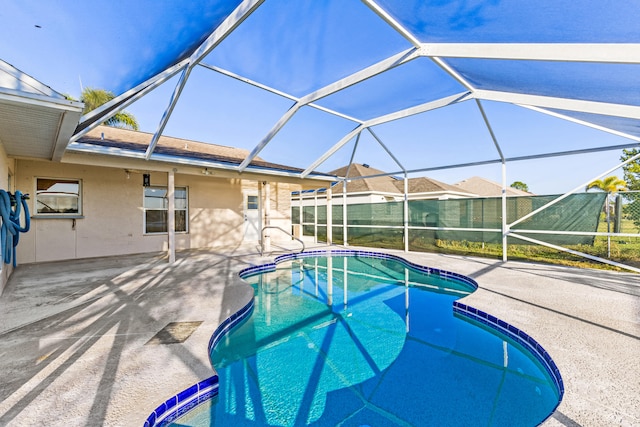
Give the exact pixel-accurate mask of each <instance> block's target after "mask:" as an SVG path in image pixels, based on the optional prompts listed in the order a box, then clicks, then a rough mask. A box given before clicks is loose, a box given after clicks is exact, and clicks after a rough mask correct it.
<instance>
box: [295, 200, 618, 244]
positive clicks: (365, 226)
mask: <svg viewBox="0 0 640 427" xmlns="http://www.w3.org/2000/svg"><path fill="white" fill-rule="evenodd" d="M558 197H559V196H554V195H552V196H530V197H529V196H525V197H509V198H507V223H512V222H514V221H516V220H517V219H519V218H522V217H523V216H525V215H527V214H529V213H531V212H533V211H534V210H536V209H538V208H540V207H542V206H544V205H546V204H547V203H549V202H551V201H552V200H554V199H556V198H558ZM605 198H606V193H580V194H572V195H570V196H568V197H566V198H564V199H563V200H561V201H559V202H557V203H555V204H554V205H552V206H550V207H548V208H546V209H544V210H542V211H541V212H539V213H537V214H535V215H533V216H532V217H530V218H528V219H527V220H525V221H523V222H521V223H519V224H517V225H516V226H514V227H513V228H512V231H513V232H516V233H519V234H521V235H523V236H526V237H530V238H533V239H537V240H542V241H545V242H548V243H552V244H556V245H581V244H582V245H593V242H594V236H581V235H561V234H547V233H526V232H522V231H519V230H542V231H552V232H553V231H572V232H576V231H578V232H580V231H581V232H595V231H597V227H598V221H599V218H600V215H601V213H602V212H603V206H604V202H605ZM342 209H343V207H342V205H334V206H333V209H332V213H333V218H332V219H333V228H332V230H333V241H334V243H343V232H342V224H343V219H342V215H343V210H342ZM303 211H304V212H305V215H304V218H303V220H304V221H303V222H304V223H307V224H308V223H309V222H312V221H313V219H312V217H313V214H312V213H311V212H312V208H311V209H309V207H305V208H303ZM298 212H299V208H298V207H295V206H294V207H292V218H293V219H294V223H295V219H297V218H298V215H299V213H298ZM307 213H309V214H307ZM403 217H404V210H403V202H387V203H374V204H354V205H348V206H347V226H348V229H347V233H348V234H347V240H348V242H349V243H351V244H362V245H372V246H382V247H390V248H398V249H400V248H402V247H403V236H404V230H403ZM318 224H319V227H318V239H319V240H324V239H326V226H325V224H326V208H325V207H324V206H322V208H321V207H320V206H318ZM501 226H502V199H501V198H500V197H490V198H473V199H449V200H411V201H409V228H410V230H409V241H410V243H412V242H414V241H415V240H416V239H423V240H434V239H435V240H450V241H467V242H485V243H501V238H502V237H501V236H502V234H501V231H500V230H501ZM380 227H383V228H380ZM384 227H386V228H384ZM435 228H453V229H461V230H436V229H435ZM471 228H472V229H477V230H478V231H475V230H462V229H471ZM305 234H306V235H313V230H312V227H307V230H306V233H305ZM415 243H417V242H415ZM509 243H511V244H528V243H527V242H525V241H523V240H520V239H515V238H511V239H510V241H509Z"/></svg>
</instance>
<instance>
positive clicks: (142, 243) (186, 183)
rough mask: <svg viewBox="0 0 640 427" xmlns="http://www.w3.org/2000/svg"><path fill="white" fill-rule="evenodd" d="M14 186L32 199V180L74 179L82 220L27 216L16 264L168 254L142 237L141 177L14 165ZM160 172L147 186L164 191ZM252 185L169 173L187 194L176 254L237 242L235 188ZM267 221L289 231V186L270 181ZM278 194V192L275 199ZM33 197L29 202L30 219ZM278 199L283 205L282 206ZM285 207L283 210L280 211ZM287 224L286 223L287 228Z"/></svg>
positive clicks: (239, 200)
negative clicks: (27, 228)
mask: <svg viewBox="0 0 640 427" xmlns="http://www.w3.org/2000/svg"><path fill="white" fill-rule="evenodd" d="M17 170H18V173H17V179H16V185H17V188H18V189H20V190H22V191H23V192H28V193H31V194H35V179H36V178H37V177H48V178H71V179H80V180H82V210H83V212H82V215H83V218H78V219H75V220H74V219H70V218H64V219H54V218H46V219H44V218H33V219H32V230H31V232H29V233H27V234H25V235H23V236H21V241H20V245H19V247H18V260H19V262H20V263H30V262H42V261H53V260H62V259H74V258H87V257H98V256H109V255H120V254H132V253H143V252H156V251H164V250H167V249H168V244H167V241H168V238H167V234H155V235H148V234H147V235H145V234H144V220H143V215H144V214H143V208H142V207H143V194H144V193H143V191H144V187H143V186H142V174H141V173H136V172H130V173H129V176H128V177H127V173H126V172H125V170H124V169H121V168H109V167H98V166H87V165H77V164H64V163H53V162H47V161H32V160H19V161H18V166H17ZM166 184H167V174H166V173H164V172H152V173H151V185H152V186H154V185H158V186H166ZM257 184H258V183H257V182H256V181H247V180H240V179H226V178H217V177H212V176H204V175H203V176H199V175H187V174H180V173H179V171H178V172H177V173H176V175H175V185H176V187H187V188H188V200H189V208H188V215H189V232H188V233H176V248H177V249H178V250H180V249H190V248H207V247H221V246H229V245H234V246H235V245H239V244H241V243H242V242H243V238H244V211H243V209H244V206H243V197H242V189H243V188H247V187H255V188H256V189H257ZM271 186H272V198H275V199H276V201H275V202H272V213H271V217H272V218H278V220H279V221H283V222H284V225H285V226H288V227H290V224H291V221H290V218H289V216H290V214H289V212H290V208H289V206H290V205H289V199H290V193H291V191H293V188H292V187H291V186H290V185H289V184H275V183H272V184H271ZM280 193H282V194H280ZM34 199H35V197H32V199H31V200H30V201H29V205H30V209H31V211H32V214H33V213H34V212H35V211H34V202H35V200H34ZM285 200H286V203H285ZM285 205H286V206H285ZM287 221H288V222H287Z"/></svg>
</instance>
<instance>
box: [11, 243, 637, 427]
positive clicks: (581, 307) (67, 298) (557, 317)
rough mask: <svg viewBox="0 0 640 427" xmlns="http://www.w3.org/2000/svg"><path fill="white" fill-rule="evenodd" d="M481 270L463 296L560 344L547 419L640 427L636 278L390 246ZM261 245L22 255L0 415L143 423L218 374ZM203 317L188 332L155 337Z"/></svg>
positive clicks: (414, 257) (551, 344)
mask: <svg viewBox="0 0 640 427" xmlns="http://www.w3.org/2000/svg"><path fill="white" fill-rule="evenodd" d="M384 252H390V253H394V254H396V255H399V256H402V257H404V258H406V259H408V260H410V261H413V262H417V263H420V264H424V265H429V266H433V267H437V268H441V269H445V270H450V271H455V272H459V273H462V274H466V275H468V276H471V277H473V278H474V279H475V280H477V281H478V283H479V285H480V289H478V291H476V292H475V293H474V294H472V295H470V296H468V297H466V298H465V299H464V302H465V303H466V304H469V305H472V306H474V307H477V308H479V309H482V310H484V311H487V312H490V313H491V314H493V315H496V316H497V317H499V318H501V319H503V320H505V321H507V322H509V323H511V324H513V325H514V326H516V327H518V328H520V329H523V330H524V331H526V332H527V333H528V334H529V335H531V336H532V337H533V338H535V339H536V340H537V341H538V342H539V343H540V344H541V345H542V346H544V347H545V349H546V350H547V351H548V352H549V353H550V354H551V356H552V357H553V359H554V361H555V362H556V364H557V365H558V367H559V369H560V372H561V374H562V376H563V379H564V382H565V388H566V390H565V397H564V400H563V402H562V403H561V405H560V406H559V408H558V410H557V411H556V413H555V414H554V415H553V416H552V417H551V418H550V419H549V420H547V421H546V422H545V424H544V425H545V426H566V427H573V426H638V425H640V358H639V355H640V275H636V274H628V273H614V272H606V271H598V270H583V269H575V268H566V267H556V266H549V265H540V264H530V263H522V262H507V263H502V262H499V261H497V260H490V259H483V258H468V257H459V256H449V255H439V254H420V253H407V254H405V253H403V252H400V251H384ZM270 259H271V258H267V257H265V258H262V257H260V256H259V254H258V253H257V252H256V251H255V248H250V247H240V248H229V249H225V250H219V251H215V252H214V251H210V252H205V251H187V252H182V253H179V254H178V260H177V262H176V263H175V264H173V265H169V264H167V261H166V258H165V257H164V256H163V255H161V254H153V255H136V256H123V257H112V258H101V259H87V260H80V261H68V262H56V263H42V264H27V265H21V266H19V267H18V269H17V270H16V271H15V273H14V275H13V276H12V277H11V280H10V281H9V283H8V285H7V287H6V289H5V291H4V293H3V295H2V296H0V372H1V373H2V376H1V379H0V425H2V426H5V425H7V426H34V425H48V426H102V425H105V426H142V425H143V424H144V421H145V419H146V417H147V416H148V415H149V413H151V411H153V410H154V409H155V407H156V406H158V405H159V404H160V403H162V402H163V401H164V400H166V399H167V398H168V397H170V396H173V395H175V394H176V393H177V392H179V391H181V390H183V389H185V388H187V387H189V386H190V385H192V384H194V383H196V382H198V381H200V380H202V379H205V378H207V377H209V376H211V375H212V368H211V365H210V363H209V359H208V354H207V344H208V341H209V338H210V336H211V334H212V332H213V331H214V329H215V328H216V326H217V325H218V324H219V323H220V322H221V321H222V320H224V319H225V318H226V317H228V315H229V314H230V313H232V312H234V311H236V310H237V309H239V308H240V307H241V306H242V305H243V304H244V302H246V301H247V300H248V298H250V296H251V289H250V288H249V287H248V286H246V285H244V284H243V282H242V281H241V280H240V279H239V278H238V276H237V273H238V271H240V270H241V269H242V268H245V267H247V266H250V265H254V264H259V263H262V262H266V261H269V260H270ZM183 321H198V322H200V321H201V322H202V323H201V324H200V325H199V326H198V327H197V329H196V330H195V332H194V333H193V334H192V335H191V336H190V337H189V338H188V339H187V340H186V341H184V342H183V343H180V344H166V345H158V344H152V343H149V340H150V339H151V338H152V337H153V336H154V335H155V334H156V333H157V332H158V331H160V330H161V329H162V328H164V327H165V326H166V325H167V324H168V323H170V322H183Z"/></svg>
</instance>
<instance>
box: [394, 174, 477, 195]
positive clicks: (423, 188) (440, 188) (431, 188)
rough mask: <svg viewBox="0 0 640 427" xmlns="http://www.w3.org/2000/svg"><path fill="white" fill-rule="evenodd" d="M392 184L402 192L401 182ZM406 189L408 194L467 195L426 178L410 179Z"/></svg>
mask: <svg viewBox="0 0 640 427" xmlns="http://www.w3.org/2000/svg"><path fill="white" fill-rule="evenodd" d="M394 184H395V186H396V187H397V188H398V189H399V190H400V191H401V192H404V182H403V181H401V180H396V181H395V182H394ZM408 187H409V193H437V192H447V193H450V192H456V193H461V192H462V193H469V192H468V191H465V190H464V189H461V188H460V187H455V186H453V185H451V184H446V183H444V182H440V181H438V180H435V179H433V178H427V177H418V178H410V179H409V182H408Z"/></svg>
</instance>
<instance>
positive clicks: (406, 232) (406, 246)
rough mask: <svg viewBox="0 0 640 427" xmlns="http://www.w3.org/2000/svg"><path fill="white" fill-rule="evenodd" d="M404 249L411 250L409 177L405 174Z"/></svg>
mask: <svg viewBox="0 0 640 427" xmlns="http://www.w3.org/2000/svg"><path fill="white" fill-rule="evenodd" d="M403 211H404V214H403V217H404V251H405V252H409V178H408V177H407V174H406V173H405V174H404V205H403Z"/></svg>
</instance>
